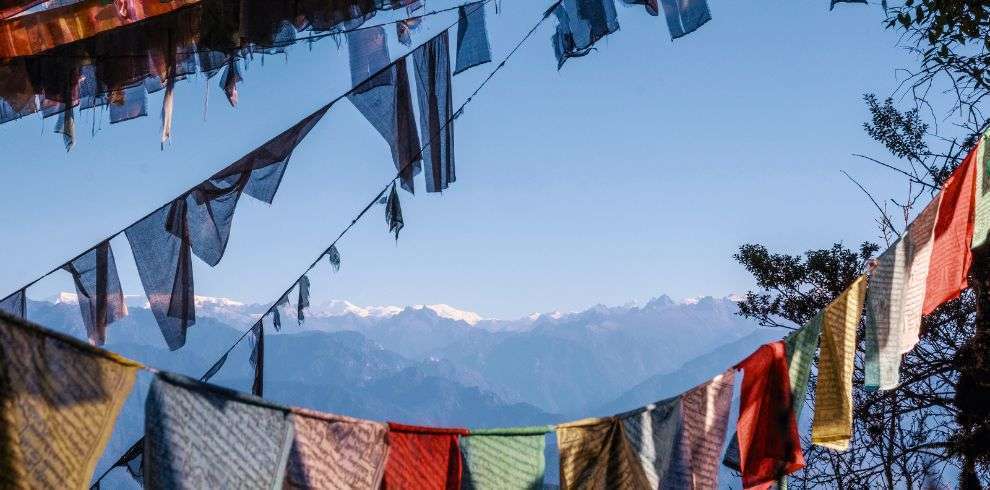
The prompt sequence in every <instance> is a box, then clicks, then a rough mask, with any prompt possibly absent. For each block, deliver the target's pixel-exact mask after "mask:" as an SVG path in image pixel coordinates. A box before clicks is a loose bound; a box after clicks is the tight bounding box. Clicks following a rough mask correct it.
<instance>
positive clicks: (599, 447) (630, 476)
mask: <svg viewBox="0 0 990 490" xmlns="http://www.w3.org/2000/svg"><path fill="white" fill-rule="evenodd" d="M557 446H558V447H559V448H560V488H561V489H564V490H567V489H599V488H609V489H615V490H622V489H630V490H632V489H642V488H647V487H649V482H648V480H647V479H646V475H645V473H644V471H643V466H642V465H641V464H640V461H639V458H638V457H637V455H636V453H635V451H633V448H632V446H631V445H630V444H629V443H628V440H627V438H626V435H625V427H624V425H623V424H622V420H621V419H619V418H618V417H605V418H590V419H583V420H578V421H576V422H570V423H567V424H562V425H558V426H557Z"/></svg>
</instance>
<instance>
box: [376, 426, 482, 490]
mask: <svg viewBox="0 0 990 490" xmlns="http://www.w3.org/2000/svg"><path fill="white" fill-rule="evenodd" d="M388 430H389V434H388V445H389V447H388V462H387V463H386V464H385V479H384V483H383V484H382V488H383V489H391V490H399V489H406V488H424V489H425V488H430V489H447V490H460V488H461V451H460V444H459V441H458V439H459V437H460V436H466V435H468V430H467V429H458V428H439V427H419V426H414V425H405V424H397V423H395V422H389V423H388Z"/></svg>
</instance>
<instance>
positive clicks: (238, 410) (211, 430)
mask: <svg viewBox="0 0 990 490" xmlns="http://www.w3.org/2000/svg"><path fill="white" fill-rule="evenodd" d="M144 426H145V450H144V465H145V467H144V486H145V488H147V489H149V490H155V489H185V488H189V489H200V488H258V489H261V488H269V489H273V490H274V489H280V488H282V483H283V478H284V476H285V470H286V463H287V461H288V457H289V451H290V449H291V448H292V440H293V424H292V421H291V420H290V418H289V415H288V409H286V408H282V407H278V406H275V405H272V404H270V403H268V402H266V401H264V400H262V399H260V398H257V397H253V396H249V395H242V394H239V393H236V392H233V391H231V390H227V389H225V388H220V387H217V386H212V385H207V384H205V383H200V382H197V381H194V380H192V379H189V378H186V377H184V376H179V375H174V374H166V373H159V374H158V375H157V376H156V377H155V380H154V381H153V382H152V384H151V390H150V391H149V393H148V399H147V403H146V406H145V422H144Z"/></svg>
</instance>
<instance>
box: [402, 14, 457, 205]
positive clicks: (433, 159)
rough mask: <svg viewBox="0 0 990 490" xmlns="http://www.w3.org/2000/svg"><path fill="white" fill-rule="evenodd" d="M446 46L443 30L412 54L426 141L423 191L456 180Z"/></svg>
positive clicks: (450, 88) (441, 187)
mask: <svg viewBox="0 0 990 490" xmlns="http://www.w3.org/2000/svg"><path fill="white" fill-rule="evenodd" d="M449 44H450V43H449V41H448V37H447V31H443V32H442V33H440V34H439V35H438V36H436V37H434V38H433V39H431V40H430V41H429V42H427V43H425V44H423V45H422V46H420V47H419V48H417V49H416V51H414V52H413V65H414V68H415V72H416V92H417V94H418V100H419V122H420V131H421V132H422V134H423V137H424V138H426V143H425V144H424V146H423V151H422V157H423V161H425V162H426V192H440V191H442V190H444V189H446V188H447V186H449V185H450V183H452V182H454V181H455V180H457V178H456V175H455V173H454V124H453V108H452V106H453V105H454V101H453V95H452V84H451V75H450V54H449V53H450V50H449Z"/></svg>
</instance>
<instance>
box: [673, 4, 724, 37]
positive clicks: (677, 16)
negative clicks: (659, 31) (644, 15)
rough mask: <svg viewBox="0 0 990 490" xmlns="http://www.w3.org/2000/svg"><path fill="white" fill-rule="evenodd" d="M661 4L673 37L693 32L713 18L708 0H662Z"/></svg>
mask: <svg viewBox="0 0 990 490" xmlns="http://www.w3.org/2000/svg"><path fill="white" fill-rule="evenodd" d="M660 4H661V5H663V14H664V16H665V17H666V18H667V28H668V29H670V38H671V39H677V38H679V37H682V36H686V35H688V34H691V33H692V32H694V31H696V30H698V28H699V27H701V26H703V25H705V23H707V22H708V21H710V20H712V14H711V12H710V11H709V10H708V1H707V0H660Z"/></svg>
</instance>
